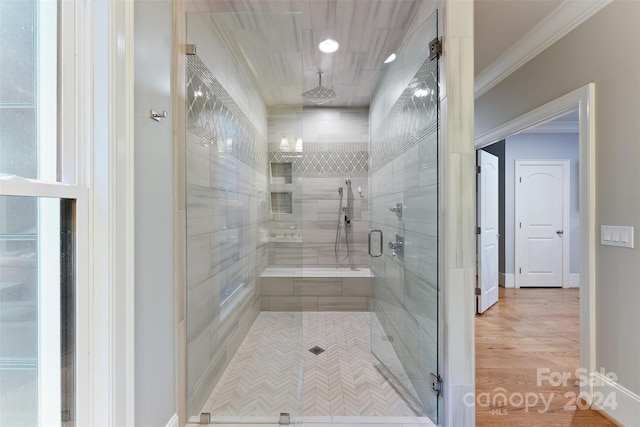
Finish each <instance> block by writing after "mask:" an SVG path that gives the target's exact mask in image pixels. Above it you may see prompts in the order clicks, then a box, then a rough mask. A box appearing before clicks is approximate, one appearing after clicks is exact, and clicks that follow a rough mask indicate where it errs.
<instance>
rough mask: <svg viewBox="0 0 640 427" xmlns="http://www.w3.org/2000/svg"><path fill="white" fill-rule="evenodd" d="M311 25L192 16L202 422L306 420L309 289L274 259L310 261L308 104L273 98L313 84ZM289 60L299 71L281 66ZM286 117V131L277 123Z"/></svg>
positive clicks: (193, 268)
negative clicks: (306, 59) (282, 105)
mask: <svg viewBox="0 0 640 427" xmlns="http://www.w3.org/2000/svg"><path fill="white" fill-rule="evenodd" d="M301 32H302V18H301V15H300V14H291V13H265V14H260V13H206V14H205V13H190V14H188V15H187V41H188V43H190V44H194V45H195V47H196V54H194V55H188V56H187V70H186V79H187V81H186V85H187V91H186V115H187V117H186V123H187V131H186V138H185V140H186V161H187V165H186V170H187V312H186V323H187V399H186V400H187V412H188V415H189V417H190V419H191V421H192V422H193V421H195V422H199V421H200V420H201V414H204V415H203V417H204V419H206V418H207V417H209V419H210V420H211V422H224V423H240V424H242V423H255V422H258V423H262V422H268V423H275V424H277V423H278V422H279V421H280V416H281V413H287V414H289V416H290V418H291V421H292V422H295V420H296V419H298V418H299V417H298V418H297V416H298V415H299V414H300V409H299V408H300V392H301V390H300V386H301V378H302V361H303V358H302V357H303V356H302V328H301V323H302V316H301V313H300V310H301V308H302V296H298V295H295V294H294V292H293V286H290V289H289V287H287V283H288V282H287V281H286V279H283V278H282V277H281V276H279V275H277V274H275V273H277V271H275V272H274V271H273V269H272V268H269V267H274V266H275V267H281V268H285V267H286V268H290V269H296V270H300V269H301V268H302V250H301V247H302V246H301V237H302V221H301V218H300V217H301V208H300V194H301V190H302V189H301V182H297V181H296V158H297V157H296V155H297V153H296V150H295V144H296V137H301V135H302V115H301V114H298V113H297V112H299V111H302V107H301V103H300V105H289V106H288V107H287V109H286V110H280V109H276V110H274V109H272V108H269V107H268V106H269V105H272V104H273V103H274V100H277V99H279V97H280V96H281V95H282V94H281V93H279V91H283V90H284V91H290V92H291V93H295V94H298V95H299V94H300V93H302V56H301V53H300V48H301V46H300V43H301V40H302V37H301ZM282 63H286V64H287V67H286V69H287V71H286V72H285V73H280V74H277V73H276V72H275V71H274V70H275V69H276V68H277V67H274V66H273V65H274V64H282ZM276 82H277V83H276ZM283 88H284V89H283ZM300 101H301V99H300ZM283 115H284V116H286V118H287V120H286V121H285V122H284V125H283V126H280V128H279V129H278V130H277V135H276V133H274V132H272V130H271V127H270V126H268V123H269V122H270V121H271V120H272V117H273V116H283ZM285 146H286V147H285ZM290 281H291V282H292V279H290ZM281 291H282V292H287V291H288V293H287V294H286V295H284V296H280V295H279V292H281ZM273 295H278V297H277V298H276V297H274V296H273ZM296 309H297V310H298V311H297V312H296V311H291V310H296ZM269 311H288V312H287V313H278V314H284V315H285V316H284V318H277V319H276V318H275V317H273V316H270V313H269ZM285 324H286V325H285ZM266 337H271V338H269V339H267V338H266ZM285 348H286V349H287V350H286V351H284V350H283V349H285ZM289 349H290V350H289Z"/></svg>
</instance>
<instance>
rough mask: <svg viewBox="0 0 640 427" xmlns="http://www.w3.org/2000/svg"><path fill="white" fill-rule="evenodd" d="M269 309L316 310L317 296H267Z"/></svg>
mask: <svg viewBox="0 0 640 427" xmlns="http://www.w3.org/2000/svg"><path fill="white" fill-rule="evenodd" d="M269 310H271V311H317V310H318V297H313V296H305V297H302V296H294V297H279V296H276V297H274V296H271V297H269Z"/></svg>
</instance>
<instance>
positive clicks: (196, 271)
mask: <svg viewBox="0 0 640 427" xmlns="http://www.w3.org/2000/svg"><path fill="white" fill-rule="evenodd" d="M187 259H188V264H187V287H188V288H189V289H192V288H194V287H195V286H197V285H198V284H200V283H202V282H203V281H205V280H206V279H207V278H209V277H211V275H210V274H209V270H210V267H211V237H210V235H209V234H204V235H202V236H194V237H189V238H187Z"/></svg>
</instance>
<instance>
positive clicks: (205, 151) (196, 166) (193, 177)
mask: <svg viewBox="0 0 640 427" xmlns="http://www.w3.org/2000/svg"><path fill="white" fill-rule="evenodd" d="M186 135H187V138H186V149H187V154H186V155H187V184H191V185H199V186H202V187H209V185H210V183H211V167H210V156H211V143H210V141H207V140H205V139H203V138H202V137H200V136H198V135H196V134H194V133H193V132H191V131H189V130H187V132H186Z"/></svg>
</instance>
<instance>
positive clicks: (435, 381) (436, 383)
mask: <svg viewBox="0 0 640 427" xmlns="http://www.w3.org/2000/svg"><path fill="white" fill-rule="evenodd" d="M429 383H430V385H431V391H432V392H434V393H435V394H436V395H437V396H440V393H442V378H440V377H439V376H438V375H436V374H433V373H430V374H429Z"/></svg>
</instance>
